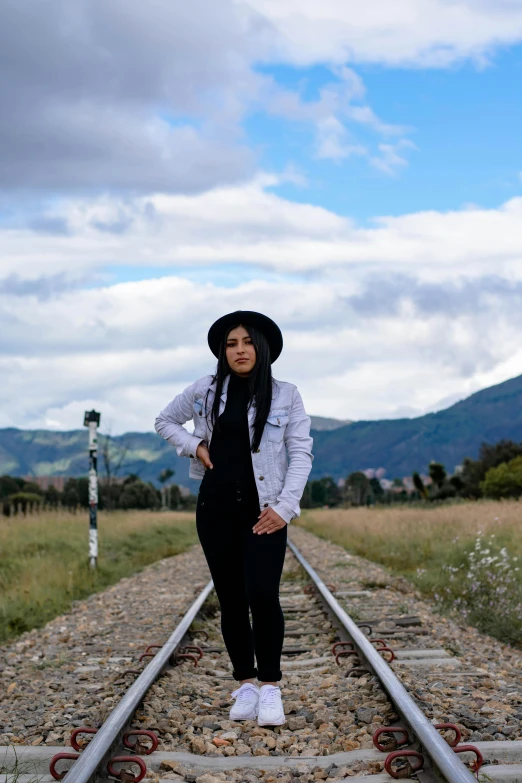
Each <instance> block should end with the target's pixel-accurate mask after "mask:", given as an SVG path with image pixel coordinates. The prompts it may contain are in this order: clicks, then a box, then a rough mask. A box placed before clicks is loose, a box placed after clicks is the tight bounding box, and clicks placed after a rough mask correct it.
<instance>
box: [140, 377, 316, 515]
mask: <svg viewBox="0 0 522 783" xmlns="http://www.w3.org/2000/svg"><path fill="white" fill-rule="evenodd" d="M212 378H213V376H212V375H205V377H204V378H200V379H199V380H198V381H196V382H195V383H193V384H192V385H191V386H187V388H186V389H185V390H184V391H182V392H181V394H178V396H177V397H175V398H174V399H173V400H172V402H169V404H168V405H167V407H166V408H164V409H163V410H162V411H161V413H160V414H159V416H158V417H157V419H156V422H155V428H156V432H158V433H159V434H160V435H161V437H162V438H165V440H168V442H169V443H171V444H172V445H173V446H175V447H176V451H177V453H178V456H180V457H189V458H190V469H189V476H190V477H191V478H194V479H202V478H203V476H204V475H205V471H206V470H207V468H205V466H204V465H203V463H202V462H200V460H199V459H198V458H197V457H196V449H197V447H198V446H199V444H200V443H201V442H202V441H204V442H205V444H206V445H207V447H210V441H211V439H212V429H211V428H210V427H209V426H208V424H207V417H206V413H207V411H208V414H209V415H208V418H209V420H210V412H211V409H212V404H213V401H214V394H215V391H216V383H215V382H212ZM229 380H230V375H227V376H226V378H225V380H224V382H223V391H222V393H221V402H220V404H219V415H221V414H222V413H223V411H224V410H225V404H226V401H227V389H228V383H229ZM272 388H273V392H272V405H271V408H270V413H269V415H268V419H267V422H266V425H265V428H264V430H263V435H262V438H261V443H260V445H259V448H258V449H257V451H255V452H254V453H252V452H250V453H251V456H252V466H253V469H254V476H255V480H256V485H257V491H258V494H259V503H260V507H261V509H263V508H267V507H268V506H270V507H271V508H273V509H274V511H276V513H277V514H279V516H280V517H282V518H283V519H284V520H285V522H290V521H291V520H292V519H295V518H296V517H298V516H299V514H300V509H299V501H300V500H301V497H302V494H303V491H304V488H305V485H306V482H307V480H308V476H309V473H310V470H311V468H312V460H313V455H312V444H313V439H312V438H311V437H310V424H311V420H310V417H309V416H307V415H306V413H305V409H304V405H303V400H302V399H301V395H300V394H299V392H298V390H297V388H296V386H294V385H293V384H292V383H285V382H284V381H276V380H275V378H274V379H273V387H272ZM207 391H208V392H209V394H208V397H207V399H206V407H205V397H206V394H207ZM254 418H255V407H254V406H251V407H250V408H249V410H248V422H249V430H250V443H252V440H253V436H254V427H253V424H254ZM189 419H192V420H193V422H194V434H193V435H191V434H190V433H189V432H187V430H186V429H185V427H184V426H183V425H184V424H185V423H186V422H187V421H189Z"/></svg>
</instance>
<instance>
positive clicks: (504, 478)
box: [480, 457, 522, 500]
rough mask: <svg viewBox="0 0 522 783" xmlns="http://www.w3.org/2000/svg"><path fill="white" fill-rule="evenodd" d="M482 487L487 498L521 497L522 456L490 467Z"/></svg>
mask: <svg viewBox="0 0 522 783" xmlns="http://www.w3.org/2000/svg"><path fill="white" fill-rule="evenodd" d="M480 489H481V491H482V492H483V494H484V495H485V497H487V498H493V499H494V500H500V498H519V497H520V496H521V495H522V457H515V459H512V460H511V461H510V462H504V463H502V464H501V465H498V467H496V468H490V469H489V470H488V472H487V473H486V476H485V478H484V481H482V482H481V483H480Z"/></svg>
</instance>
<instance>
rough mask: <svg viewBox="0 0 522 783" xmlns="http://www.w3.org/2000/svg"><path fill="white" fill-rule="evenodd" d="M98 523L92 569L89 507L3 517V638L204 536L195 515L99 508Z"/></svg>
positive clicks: (0, 545) (0, 552)
mask: <svg viewBox="0 0 522 783" xmlns="http://www.w3.org/2000/svg"><path fill="white" fill-rule="evenodd" d="M98 529H99V548H100V553H99V562H98V569H97V570H96V571H94V572H92V571H91V570H90V568H89V566H88V544H87V541H88V530H89V521H88V517H87V515H86V514H77V515H75V514H64V513H62V514H53V513H51V512H49V513H45V514H40V515H38V516H36V515H35V516H29V517H25V518H24V517H11V518H10V517H3V516H0V642H1V641H5V640H7V639H11V638H14V637H15V636H17V635H19V634H20V633H22V632H23V631H25V630H29V629H30V628H35V627H40V626H42V625H43V624H44V623H46V622H47V621H48V620H50V619H52V618H53V617H56V616H57V615H59V614H62V613H63V612H65V611H66V610H67V609H68V608H69V607H70V606H71V602H72V601H74V600H78V599H81V598H85V597H86V596H88V595H91V594H92V593H95V592H98V591H99V590H103V589H104V588H105V587H107V586H108V585H111V584H114V583H115V582H117V581H118V580H119V579H121V578H122V577H124V576H129V575H131V574H133V573H135V572H136V571H139V570H140V569H141V568H143V566H145V565H147V564H148V563H152V562H154V561H155V560H159V559H161V558H163V557H169V556H171V555H176V554H178V553H179V552H183V551H184V550H185V549H187V547H189V546H191V545H192V544H194V543H196V542H197V533H196V526H195V521H194V514H184V513H177V512H166V513H159V512H156V513H154V512H146V511H145V512H144V511H139V512H138V511H136V512H132V511H131V512H114V513H111V514H104V513H100V514H99V518H98Z"/></svg>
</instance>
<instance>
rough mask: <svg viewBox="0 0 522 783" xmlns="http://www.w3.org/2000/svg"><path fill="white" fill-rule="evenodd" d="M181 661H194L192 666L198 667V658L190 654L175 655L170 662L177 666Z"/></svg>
mask: <svg viewBox="0 0 522 783" xmlns="http://www.w3.org/2000/svg"><path fill="white" fill-rule="evenodd" d="M182 659H184V660H185V659H190V660H191V661H194V666H197V665H198V658H196V656H195V655H193V654H192V653H175V655H174V657H173V658H171V661H172V662H173V663H174V665H177V664H178V662H180V661H181V660H182Z"/></svg>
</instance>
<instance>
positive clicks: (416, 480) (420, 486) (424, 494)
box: [411, 471, 428, 500]
mask: <svg viewBox="0 0 522 783" xmlns="http://www.w3.org/2000/svg"><path fill="white" fill-rule="evenodd" d="M411 477H412V479H413V486H414V487H415V489H416V490H417V492H418V493H419V495H420V496H421V498H424V500H427V499H428V490H427V489H426V487H425V485H424V481H423V480H422V479H421V477H420V476H419V474H418V473H417V471H414V473H412V476H411Z"/></svg>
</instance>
